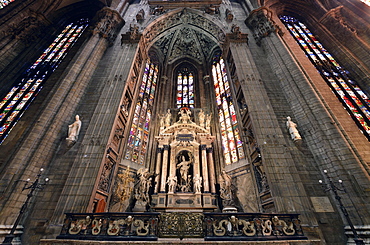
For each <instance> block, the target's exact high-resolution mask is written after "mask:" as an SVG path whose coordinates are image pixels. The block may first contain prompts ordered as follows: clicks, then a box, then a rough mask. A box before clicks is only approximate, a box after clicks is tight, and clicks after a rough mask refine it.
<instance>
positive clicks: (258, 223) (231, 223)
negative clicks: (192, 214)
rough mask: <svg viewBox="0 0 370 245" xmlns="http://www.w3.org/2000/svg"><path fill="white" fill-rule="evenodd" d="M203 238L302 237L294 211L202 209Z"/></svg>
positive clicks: (248, 239)
mask: <svg viewBox="0 0 370 245" xmlns="http://www.w3.org/2000/svg"><path fill="white" fill-rule="evenodd" d="M204 216H205V217H204V222H205V235H204V238H205V240H206V241H229V240H239V241H240V240H245V241H262V240H306V239H307V238H306V237H305V236H304V235H303V232H302V228H301V225H300V220H299V219H298V214H262V213H261V214H259V213H250V214H249V213H205V214H204Z"/></svg>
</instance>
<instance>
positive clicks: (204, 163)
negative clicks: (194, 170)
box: [200, 145, 209, 192]
mask: <svg viewBox="0 0 370 245" xmlns="http://www.w3.org/2000/svg"><path fill="white" fill-rule="evenodd" d="M200 148H201V154H202V175H203V190H204V192H209V182H208V163H207V152H206V149H207V147H206V145H201V146H200Z"/></svg>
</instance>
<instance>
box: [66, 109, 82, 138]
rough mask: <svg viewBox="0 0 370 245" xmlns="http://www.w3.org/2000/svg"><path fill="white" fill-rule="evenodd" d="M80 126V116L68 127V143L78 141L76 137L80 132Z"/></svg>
mask: <svg viewBox="0 0 370 245" xmlns="http://www.w3.org/2000/svg"><path fill="white" fill-rule="evenodd" d="M81 124H82V122H81V121H80V116H79V115H76V121H74V123H72V124H70V125H68V128H69V129H68V138H67V140H68V141H72V142H75V141H77V139H78V135H79V134H80V130H81Z"/></svg>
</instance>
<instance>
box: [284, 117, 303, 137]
mask: <svg viewBox="0 0 370 245" xmlns="http://www.w3.org/2000/svg"><path fill="white" fill-rule="evenodd" d="M287 119H288V121H287V122H286V127H287V128H288V130H289V133H290V136H291V137H292V140H293V141H297V140H301V139H302V137H301V135H300V134H299V132H298V129H297V124H295V123H294V122H293V121H292V120H291V118H290V117H287Z"/></svg>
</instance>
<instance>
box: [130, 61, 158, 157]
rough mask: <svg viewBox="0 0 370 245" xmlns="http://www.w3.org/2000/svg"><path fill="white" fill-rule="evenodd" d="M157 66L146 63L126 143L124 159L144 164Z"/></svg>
mask: <svg viewBox="0 0 370 245" xmlns="http://www.w3.org/2000/svg"><path fill="white" fill-rule="evenodd" d="M157 76H158V66H157V65H154V64H151V63H150V62H149V61H148V62H147V64H146V66H145V69H144V73H143V77H142V80H141V85H140V90H139V96H138V100H137V103H136V106H135V111H134V118H133V120H132V125H131V129H130V134H129V137H128V142H127V151H126V157H125V158H126V159H128V160H131V161H133V162H136V163H139V164H144V157H145V153H146V151H147V143H148V137H149V123H150V120H151V117H152V111H153V103H154V95H155V89H156V86H157V79H158V77H157Z"/></svg>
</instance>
